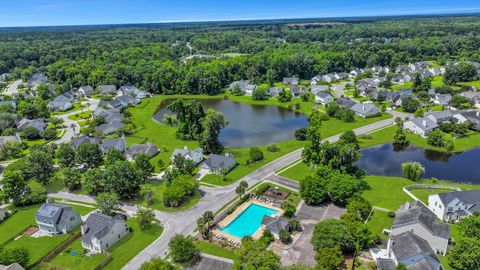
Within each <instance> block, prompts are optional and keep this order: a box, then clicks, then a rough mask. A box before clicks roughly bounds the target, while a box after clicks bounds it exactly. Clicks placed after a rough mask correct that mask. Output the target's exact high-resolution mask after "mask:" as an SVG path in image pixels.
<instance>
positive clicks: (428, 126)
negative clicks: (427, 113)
mask: <svg viewBox="0 0 480 270" xmlns="http://www.w3.org/2000/svg"><path fill="white" fill-rule="evenodd" d="M410 121H411V122H412V123H414V124H415V125H416V126H417V127H419V128H421V129H422V130H423V131H429V130H433V129H435V128H437V127H438V124H437V123H436V122H434V121H432V120H431V119H430V118H427V117H422V118H413V119H411V120H410Z"/></svg>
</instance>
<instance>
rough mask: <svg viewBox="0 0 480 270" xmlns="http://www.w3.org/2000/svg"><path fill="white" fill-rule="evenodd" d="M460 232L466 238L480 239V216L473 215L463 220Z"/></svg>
mask: <svg viewBox="0 0 480 270" xmlns="http://www.w3.org/2000/svg"><path fill="white" fill-rule="evenodd" d="M459 225H460V232H461V233H462V235H463V236H464V237H474V238H478V239H480V216H478V215H472V216H470V217H468V218H465V219H462V220H461V221H460V223H459Z"/></svg>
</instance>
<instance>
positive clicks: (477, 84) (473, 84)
mask: <svg viewBox="0 0 480 270" xmlns="http://www.w3.org/2000/svg"><path fill="white" fill-rule="evenodd" d="M458 84H459V85H468V86H473V87H475V88H477V89H480V80H478V81H473V82H461V83H458Z"/></svg>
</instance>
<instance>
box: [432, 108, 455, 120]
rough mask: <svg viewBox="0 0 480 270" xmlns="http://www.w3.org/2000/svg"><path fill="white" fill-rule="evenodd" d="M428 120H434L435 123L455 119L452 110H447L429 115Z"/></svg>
mask: <svg viewBox="0 0 480 270" xmlns="http://www.w3.org/2000/svg"><path fill="white" fill-rule="evenodd" d="M426 117H428V118H430V119H432V120H433V121H436V122H438V121H440V120H445V119H449V118H451V117H453V112H452V111H450V110H445V111H439V112H431V113H429V114H427V116H426Z"/></svg>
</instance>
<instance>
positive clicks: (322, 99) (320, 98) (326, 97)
mask: <svg viewBox="0 0 480 270" xmlns="http://www.w3.org/2000/svg"><path fill="white" fill-rule="evenodd" d="M332 101H333V97H332V95H330V93H327V92H321V91H320V92H317V93H315V102H317V103H321V104H324V105H325V104H328V103H329V102H332Z"/></svg>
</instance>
